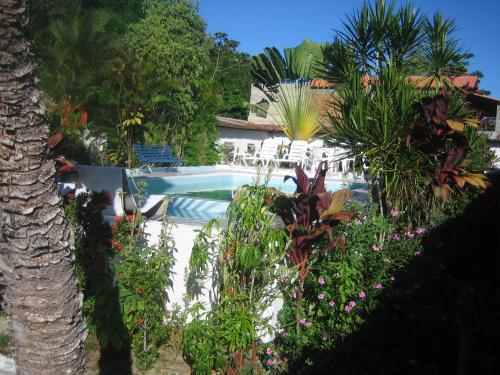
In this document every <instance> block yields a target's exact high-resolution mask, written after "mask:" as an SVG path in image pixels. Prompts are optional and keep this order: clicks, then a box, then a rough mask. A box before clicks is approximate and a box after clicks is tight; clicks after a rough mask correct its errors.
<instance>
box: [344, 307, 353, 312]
mask: <svg viewBox="0 0 500 375" xmlns="http://www.w3.org/2000/svg"><path fill="white" fill-rule="evenodd" d="M344 310H345V312H351V311H352V307H351V306H349V305H346V307H344Z"/></svg>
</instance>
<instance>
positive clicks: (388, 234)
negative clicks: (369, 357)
mask: <svg viewBox="0 0 500 375" xmlns="http://www.w3.org/2000/svg"><path fill="white" fill-rule="evenodd" d="M348 209H349V210H350V211H355V212H358V216H357V217H356V218H355V219H353V220H352V221H350V222H342V223H340V224H339V225H338V226H337V227H336V232H337V234H338V236H340V237H342V238H343V239H344V240H345V247H344V251H342V252H341V251H330V252H325V253H322V254H321V255H320V256H319V257H318V258H317V260H316V262H315V263H314V265H313V266H312V267H311V269H310V272H309V273H308V276H307V277H306V279H305V282H304V286H303V288H304V289H303V293H302V301H299V299H298V294H297V290H296V289H295V290H291V289H290V286H289V284H288V283H282V284H281V287H282V291H283V297H284V306H283V309H282V310H281V312H280V315H279V321H280V327H281V329H282V330H281V332H280V333H279V334H278V336H277V337H276V339H275V342H274V344H275V347H276V350H278V351H279V352H280V353H281V357H282V358H283V359H286V361H287V364H288V371H289V372H292V373H294V372H297V371H299V369H302V370H303V369H304V368H307V366H310V365H313V364H314V361H315V360H316V359H317V358H318V357H317V353H319V352H324V351H326V350H328V349H331V348H335V347H336V346H337V345H339V344H340V343H341V342H342V341H343V340H344V339H345V338H346V337H348V336H349V335H352V334H354V333H355V332H356V331H357V329H358V328H359V327H360V326H361V325H362V324H363V323H364V322H365V320H366V319H367V317H368V315H369V314H370V313H371V312H372V311H374V310H375V309H376V308H377V307H378V305H379V299H380V294H381V293H382V291H383V290H385V289H390V288H392V284H393V283H394V282H395V280H396V276H395V275H396V273H397V271H399V270H400V269H402V268H404V267H405V265H406V264H408V262H409V261H410V260H411V259H412V258H414V257H415V256H417V257H418V256H420V255H421V252H419V249H420V235H421V234H422V233H424V232H425V230H424V229H423V228H418V229H417V231H409V230H407V229H406V230H405V227H402V226H401V225H400V223H399V219H400V217H399V215H400V213H399V212H395V211H394V212H393V216H391V217H390V218H386V217H384V216H382V215H381V214H380V213H379V211H378V208H377V207H376V206H372V207H370V206H361V205H359V204H350V205H349V206H348ZM299 303H300V305H301V315H300V317H299V320H298V322H299V324H300V325H301V327H302V329H301V330H300V331H297V330H296V329H295V326H296V322H297V316H296V310H297V306H298V305H299Z"/></svg>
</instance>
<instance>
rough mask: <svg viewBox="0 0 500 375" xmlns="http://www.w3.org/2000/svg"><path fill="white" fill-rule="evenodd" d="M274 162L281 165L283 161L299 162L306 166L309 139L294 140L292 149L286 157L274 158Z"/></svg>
mask: <svg viewBox="0 0 500 375" xmlns="http://www.w3.org/2000/svg"><path fill="white" fill-rule="evenodd" d="M272 162H274V163H276V164H278V165H280V164H281V163H297V164H298V165H300V166H302V167H303V166H305V164H306V162H307V141H292V144H291V145H290V150H289V151H288V154H287V155H286V156H285V157H284V158H280V159H274V160H272Z"/></svg>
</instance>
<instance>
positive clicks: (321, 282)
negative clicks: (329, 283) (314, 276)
mask: <svg viewBox="0 0 500 375" xmlns="http://www.w3.org/2000/svg"><path fill="white" fill-rule="evenodd" d="M318 284H319V285H325V284H326V281H325V279H323V276H320V277H319V279H318Z"/></svg>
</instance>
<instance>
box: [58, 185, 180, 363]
mask: <svg viewBox="0 0 500 375" xmlns="http://www.w3.org/2000/svg"><path fill="white" fill-rule="evenodd" d="M66 201H67V203H68V204H67V206H66V212H67V213H68V217H69V218H70V219H71V221H72V224H73V226H74V228H75V256H76V271H77V277H78V281H79V284H80V287H81V289H82V291H83V295H84V301H83V314H84V316H85V320H86V323H87V327H88V328H89V331H90V332H92V333H95V334H96V336H97V339H98V341H99V344H100V346H101V348H102V349H107V348H108V347H110V348H113V349H114V350H118V351H119V350H121V349H123V348H126V347H127V346H129V345H130V346H131V347H132V350H133V352H134V354H135V356H136V359H137V362H136V363H137V367H138V368H139V369H140V370H145V369H148V368H150V367H151V366H152V365H153V364H154V362H155V361H156V359H157V357H158V351H159V348H160V346H161V345H162V344H164V343H165V342H166V341H167V340H168V333H169V328H170V327H169V326H168V325H167V324H166V323H165V319H166V311H165V301H166V297H167V296H166V290H167V288H169V287H170V286H171V279H170V277H171V269H172V267H173V265H174V261H175V257H174V252H175V244H174V243H173V241H172V237H171V234H170V231H171V226H170V224H168V223H167V222H166V221H164V223H163V227H162V231H161V234H160V238H159V242H158V245H156V246H147V245H146V242H145V239H144V232H143V220H142V217H141V216H140V215H128V216H119V217H116V218H115V220H114V222H113V224H112V225H111V227H110V226H109V225H108V224H107V223H105V222H104V220H103V217H102V210H103V209H104V208H106V206H107V205H108V204H109V203H110V197H109V194H107V193H105V192H101V193H96V192H88V193H82V194H79V195H78V196H77V197H76V198H74V197H73V196H72V195H69V196H67V197H66Z"/></svg>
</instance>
